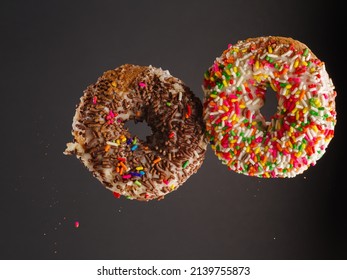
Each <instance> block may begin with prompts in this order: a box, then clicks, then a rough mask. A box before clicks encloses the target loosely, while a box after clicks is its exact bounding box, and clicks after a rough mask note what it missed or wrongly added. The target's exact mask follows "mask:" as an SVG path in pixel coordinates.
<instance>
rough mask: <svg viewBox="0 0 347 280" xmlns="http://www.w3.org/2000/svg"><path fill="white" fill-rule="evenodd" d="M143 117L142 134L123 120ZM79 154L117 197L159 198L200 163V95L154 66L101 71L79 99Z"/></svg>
mask: <svg viewBox="0 0 347 280" xmlns="http://www.w3.org/2000/svg"><path fill="white" fill-rule="evenodd" d="M131 120H132V121H134V122H135V123H136V122H146V123H147V124H148V126H149V127H150V128H151V130H152V134H151V135H149V136H147V137H146V140H142V139H139V137H137V136H136V135H131V133H130V132H129V130H128V129H127V127H126V123H127V122H128V121H131ZM72 135H73V142H71V143H67V148H66V150H65V152H64V153H65V154H66V155H76V156H77V158H78V159H80V160H81V161H82V163H83V164H84V165H85V166H86V167H87V168H88V170H89V171H91V172H92V174H93V176H94V177H96V178H97V179H98V180H99V181H100V182H101V183H102V184H103V185H104V186H105V187H106V188H107V189H109V190H110V191H112V192H113V194H114V196H116V197H118V198H119V197H120V196H125V197H126V198H128V199H135V200H140V201H149V200H153V199H158V200H160V199H162V198H164V196H165V195H166V194H168V193H170V192H172V191H174V190H176V189H177V188H178V187H179V186H180V185H182V184H183V183H184V182H185V181H186V180H187V179H188V178H189V177H190V176H191V175H192V174H194V173H196V172H197V170H198V169H199V167H200V166H201V164H202V162H203V160H204V157H205V152H206V147H207V141H206V138H205V136H204V135H205V126H204V123H203V118H202V102H201V101H200V99H199V98H198V97H196V96H195V95H194V94H193V92H192V91H191V90H190V89H189V88H188V87H187V86H186V85H185V84H184V83H183V82H182V81H181V80H179V79H178V78H175V77H173V76H172V75H170V73H169V72H168V71H164V70H162V69H161V68H155V67H152V66H137V65H131V64H125V65H122V66H120V67H118V68H116V69H114V70H109V71H106V72H105V73H103V75H102V76H101V77H99V78H98V80H97V82H96V83H95V84H92V85H89V86H88V87H87V89H86V90H85V91H84V94H83V96H82V97H81V98H80V103H79V105H78V106H77V108H76V112H75V115H74V117H73V123H72Z"/></svg>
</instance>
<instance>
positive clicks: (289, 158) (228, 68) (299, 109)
mask: <svg viewBox="0 0 347 280" xmlns="http://www.w3.org/2000/svg"><path fill="white" fill-rule="evenodd" d="M269 87H271V88H272V89H273V91H275V92H276V94H277V99H278V107H277V112H276V113H275V114H274V115H273V116H272V117H271V119H270V120H268V121H267V120H265V118H264V117H263V115H262V114H261V112H260V109H261V107H262V106H263V105H264V102H265V99H266V90H267V89H268V88H269ZM203 90H204V92H205V98H204V118H205V121H206V130H207V137H208V139H209V141H210V142H211V144H212V148H213V150H214V151H215V154H216V155H217V157H218V158H219V159H220V160H221V161H222V163H223V164H225V165H227V166H228V167H229V169H231V170H234V171H236V172H238V173H242V174H245V175H251V176H258V177H267V178H268V177H294V176H296V175H297V174H300V173H302V172H304V171H305V170H306V169H307V168H308V167H309V166H311V165H315V164H316V162H317V160H319V159H320V158H321V157H322V156H323V154H324V153H325V151H326V148H327V146H328V144H329V142H330V141H331V139H332V138H333V136H334V127H335V124H336V111H335V96H336V92H335V91H334V85H333V83H332V81H331V79H330V78H329V75H328V73H327V71H326V69H325V65H324V63H323V62H322V61H320V60H319V59H318V58H317V57H316V56H315V55H314V54H313V53H312V51H311V50H310V49H309V48H308V47H307V46H306V45H305V44H303V43H301V42H299V41H296V40H294V39H291V38H285V37H272V36H270V37H259V38H251V39H247V40H245V41H239V42H237V43H236V44H235V45H233V46H232V45H229V47H228V49H227V50H225V51H224V52H223V54H222V55H221V56H220V57H218V58H216V60H215V62H214V64H213V65H212V66H211V67H210V68H209V70H208V71H207V72H206V73H205V77H204V84H203ZM268 94H270V93H268Z"/></svg>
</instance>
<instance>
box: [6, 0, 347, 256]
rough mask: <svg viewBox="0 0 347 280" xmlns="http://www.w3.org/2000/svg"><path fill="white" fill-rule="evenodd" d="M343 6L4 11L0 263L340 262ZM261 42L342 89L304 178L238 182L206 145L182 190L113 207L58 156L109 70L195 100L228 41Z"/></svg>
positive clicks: (165, 5) (17, 6) (111, 5)
mask: <svg viewBox="0 0 347 280" xmlns="http://www.w3.org/2000/svg"><path fill="white" fill-rule="evenodd" d="M330 2H333V1H330ZM339 10H340V9H339V7H337V6H335V4H333V3H330V4H328V2H324V3H320V2H319V1H318V2H317V1H302V0H292V1H278V0H273V1H272V0H263V1H246V0H239V1H230V0H229V1H220V0H213V1H111V0H109V1H106V0H102V1H1V4H0V13H1V17H0V24H1V25H0V28H1V41H0V42H1V43H0V50H1V52H0V58H1V61H0V69H1V76H0V77H1V83H0V87H1V100H0V105H1V110H0V112H1V120H2V125H1V128H2V129H1V147H2V152H1V160H0V164H1V193H0V219H1V223H0V227H1V231H0V257H1V258H2V259H346V257H347V245H346V216H345V214H346V202H345V200H346V198H347V196H346V182H345V180H344V178H345V174H344V173H345V171H344V169H345V168H346V167H345V166H344V162H343V159H344V157H345V156H346V149H345V146H346V144H345V142H346V140H344V138H343V137H344V134H345V132H344V129H345V128H346V120H345V116H346V115H345V112H343V108H342V106H343V104H344V102H345V101H346V98H345V96H344V79H345V75H346V71H345V64H346V57H345V51H344V46H343V43H342V42H341V38H342V37H343V36H344V35H346V28H345V27H344V25H339V19H340V17H339V15H338V11H339ZM262 35H281V36H287V37H293V38H295V39H297V40H299V41H302V42H304V43H305V44H307V45H308V46H309V47H310V48H311V49H312V51H313V52H314V53H315V54H316V55H317V56H318V57H319V58H320V59H321V60H323V61H324V62H325V63H326V68H327V70H328V72H329V74H330V76H331V78H332V79H333V81H334V84H335V86H336V90H337V93H338V96H337V99H336V101H337V110H338V124H337V127H336V134H335V137H334V139H333V140H332V142H331V143H330V145H329V147H328V149H327V152H326V154H325V155H324V157H323V158H322V159H321V160H319V161H318V163H317V165H316V166H314V167H311V168H309V169H308V170H307V171H306V172H305V173H304V174H302V175H299V176H297V177H296V178H294V179H258V178H252V177H247V176H244V175H240V174H236V173H234V172H231V171H228V170H227V168H226V167H225V166H223V165H222V164H221V163H220V162H219V161H218V160H217V158H216V157H215V156H214V154H213V153H212V151H211V149H210V148H209V149H208V152H207V155H206V160H205V162H204V164H203V166H202V167H201V169H200V170H199V171H198V173H197V174H195V175H194V176H192V177H191V178H190V179H189V180H188V181H187V182H186V183H185V184H184V185H183V186H182V187H181V188H180V189H179V190H178V191H176V192H174V193H171V194H169V195H168V196H167V197H166V198H165V199H164V200H163V201H159V202H158V201H152V202H149V203H143V202H137V201H129V200H126V199H124V198H121V199H118V200H117V199H115V198H114V197H113V196H112V193H111V192H109V191H108V190H106V189H104V188H103V187H102V186H101V184H100V183H99V182H98V181H97V180H96V179H94V178H93V177H92V175H91V174H90V173H89V172H88V171H87V170H86V169H85V167H84V166H83V165H82V164H81V163H80V162H79V161H78V160H77V159H76V158H74V157H67V156H64V155H63V151H64V149H65V143H66V142H68V141H70V140H71V139H72V136H71V134H70V131H71V122H72V117H73V114H74V110H75V105H76V104H77V102H78V100H79V97H80V96H81V95H82V92H83V90H84V89H85V88H86V87H87V86H88V85H89V84H91V83H94V82H95V81H96V79H97V77H98V76H100V75H101V74H102V73H103V72H104V71H106V70H108V69H112V68H116V67H118V66H120V65H121V64H124V63H133V64H139V65H149V64H151V65H153V66H156V67H162V68H164V69H169V70H170V72H171V74H173V75H174V76H177V77H179V78H181V79H182V80H183V81H185V83H187V84H188V85H189V86H190V87H191V88H192V90H193V91H194V92H195V93H196V95H198V96H199V97H200V98H201V99H202V90H201V82H202V78H203V73H204V71H205V70H206V69H207V68H208V67H209V66H210V65H211V64H212V62H213V60H214V59H215V57H216V56H219V55H220V54H221V52H222V51H223V50H224V49H226V48H227V45H228V43H235V42H236V41H237V40H241V39H246V38H248V37H256V36H262ZM75 221H79V223H80V227H79V228H75V227H74V222H75Z"/></svg>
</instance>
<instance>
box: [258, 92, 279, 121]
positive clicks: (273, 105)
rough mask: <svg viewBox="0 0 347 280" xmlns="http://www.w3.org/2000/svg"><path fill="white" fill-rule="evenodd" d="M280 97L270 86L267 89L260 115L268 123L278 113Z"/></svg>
mask: <svg viewBox="0 0 347 280" xmlns="http://www.w3.org/2000/svg"><path fill="white" fill-rule="evenodd" d="M277 106H278V97H277V92H275V91H274V90H273V89H272V88H271V87H270V86H268V87H267V88H266V92H265V96H264V105H263V106H262V107H261V108H260V113H261V114H262V115H263V117H264V118H265V120H266V121H270V120H271V118H272V117H273V116H274V115H275V113H276V112H277Z"/></svg>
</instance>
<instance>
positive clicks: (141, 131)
mask: <svg viewBox="0 0 347 280" xmlns="http://www.w3.org/2000/svg"><path fill="white" fill-rule="evenodd" d="M124 127H125V128H126V129H128V131H129V132H130V134H131V135H132V136H133V137H135V136H136V137H137V138H138V139H140V140H142V141H143V142H146V141H147V140H146V139H147V136H150V135H151V134H152V129H151V128H150V127H149V126H148V124H147V122H145V121H136V122H135V121H134V120H128V121H127V122H126V123H125V124H124Z"/></svg>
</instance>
